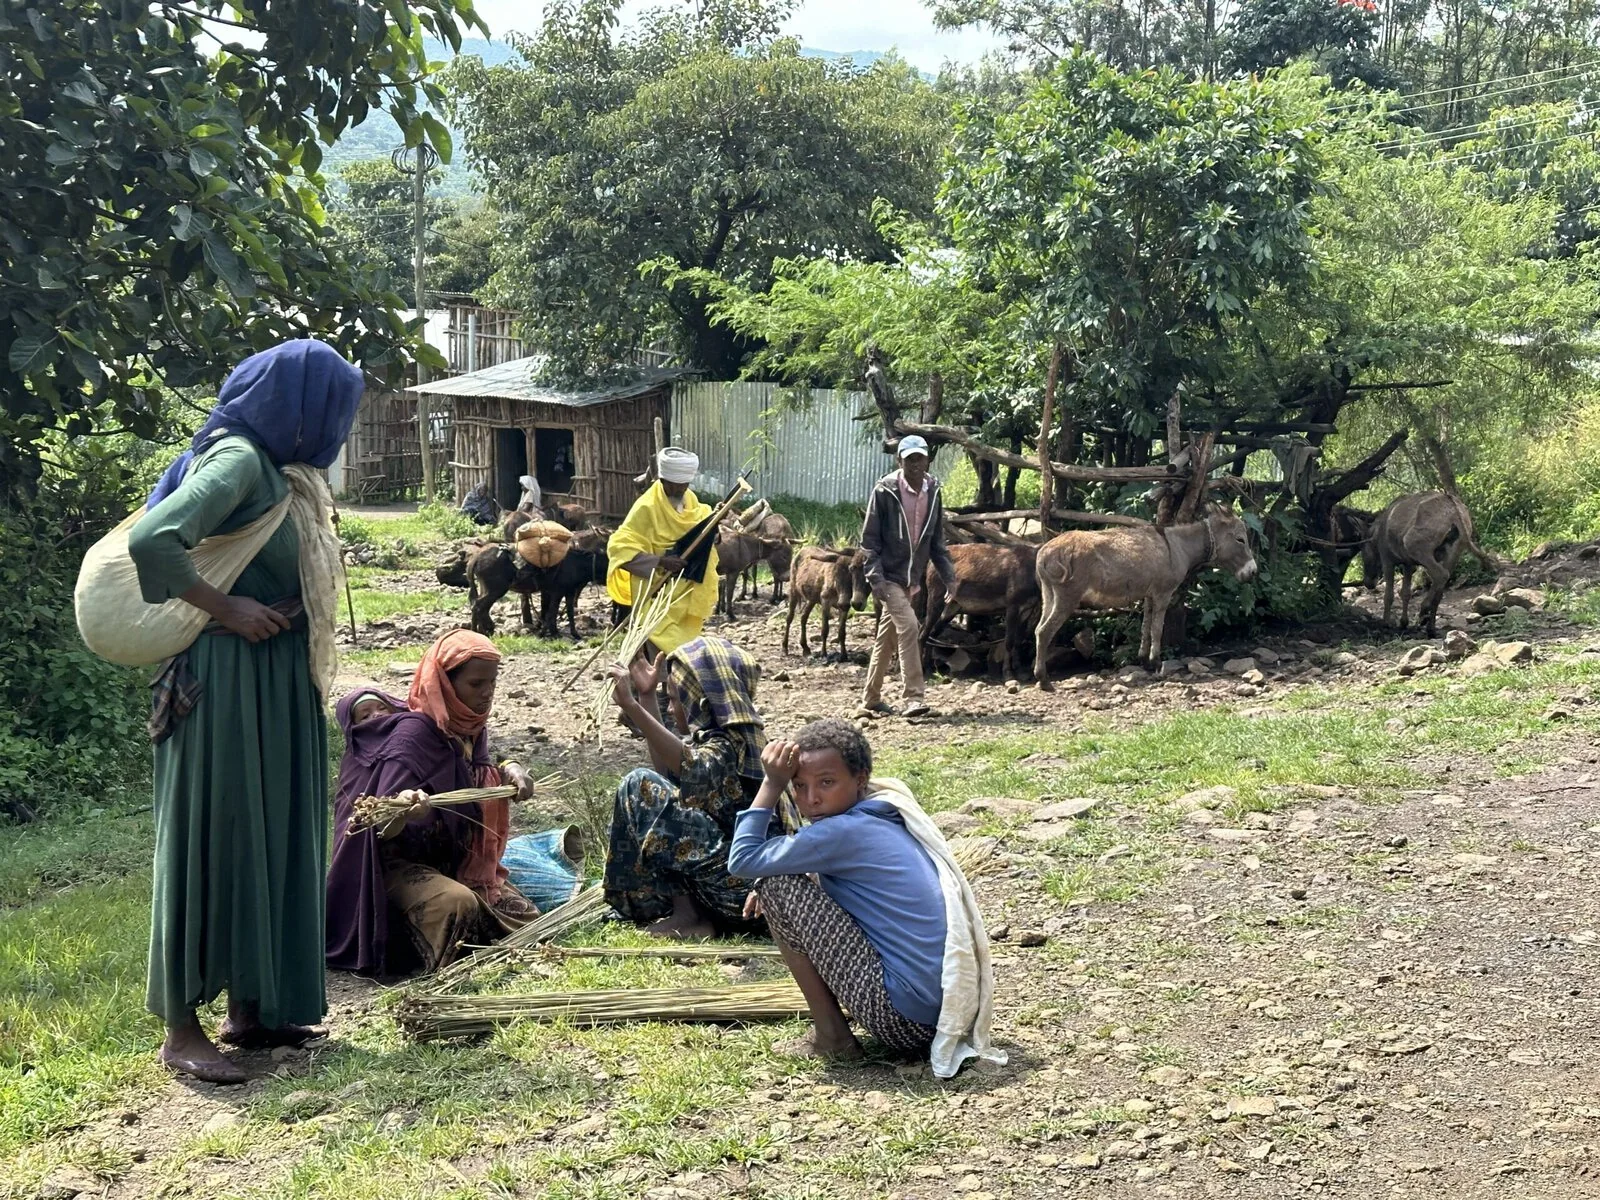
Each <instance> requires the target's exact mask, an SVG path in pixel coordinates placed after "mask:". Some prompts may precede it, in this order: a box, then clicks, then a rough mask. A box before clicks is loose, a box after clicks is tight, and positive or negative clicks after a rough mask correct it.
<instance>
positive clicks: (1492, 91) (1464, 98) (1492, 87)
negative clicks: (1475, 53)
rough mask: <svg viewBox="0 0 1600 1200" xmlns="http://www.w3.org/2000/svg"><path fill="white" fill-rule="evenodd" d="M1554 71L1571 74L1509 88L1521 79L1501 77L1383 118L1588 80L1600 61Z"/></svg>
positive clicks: (1390, 113) (1391, 113) (1393, 112)
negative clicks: (1473, 90)
mask: <svg viewBox="0 0 1600 1200" xmlns="http://www.w3.org/2000/svg"><path fill="white" fill-rule="evenodd" d="M1554 69H1559V70H1563V71H1566V70H1570V71H1572V74H1571V75H1570V76H1563V77H1561V78H1557V79H1545V80H1540V81H1537V82H1533V83H1513V84H1510V85H1509V86H1502V85H1504V84H1505V83H1506V79H1517V78H1521V77H1520V76H1516V75H1511V76H1506V77H1503V78H1501V79H1492V80H1490V81H1489V90H1487V91H1480V92H1476V93H1473V94H1471V95H1466V94H1462V95H1457V96H1447V97H1446V98H1444V99H1443V100H1430V101H1428V102H1427V103H1426V104H1409V105H1406V106H1404V107H1401V108H1391V109H1388V110H1387V111H1386V112H1385V113H1384V115H1385V116H1389V117H1396V116H1402V115H1404V114H1407V113H1417V112H1424V111H1426V110H1428V109H1432V108H1444V107H1446V106H1448V105H1452V104H1475V103H1479V102H1481V101H1484V100H1489V99H1492V98H1493V97H1496V96H1504V95H1507V94H1508V93H1510V92H1520V91H1524V90H1526V89H1528V88H1530V87H1549V86H1551V85H1554V84H1557V83H1565V82H1567V80H1568V79H1569V78H1570V79H1572V80H1578V79H1586V78H1588V76H1589V73H1590V72H1592V71H1595V70H1596V69H1600V61H1596V62H1592V63H1587V64H1585V65H1584V66H1582V67H1562V68H1554ZM1412 95H1414V96H1421V95H1426V93H1425V92H1414V93H1412ZM1403 98H1404V99H1410V98H1411V97H1410V96H1407V97H1403ZM1350 107H1357V106H1350ZM1330 111H1334V112H1339V111H1343V110H1342V109H1332V110H1330Z"/></svg>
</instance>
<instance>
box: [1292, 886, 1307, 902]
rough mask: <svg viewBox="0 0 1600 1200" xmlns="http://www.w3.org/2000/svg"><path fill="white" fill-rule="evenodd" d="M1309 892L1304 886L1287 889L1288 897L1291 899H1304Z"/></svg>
mask: <svg viewBox="0 0 1600 1200" xmlns="http://www.w3.org/2000/svg"><path fill="white" fill-rule="evenodd" d="M1310 894H1311V893H1310V892H1309V891H1307V890H1306V889H1305V888H1304V887H1292V888H1290V889H1289V899H1291V900H1304V899H1305V898H1306V897H1307V896H1309V895H1310Z"/></svg>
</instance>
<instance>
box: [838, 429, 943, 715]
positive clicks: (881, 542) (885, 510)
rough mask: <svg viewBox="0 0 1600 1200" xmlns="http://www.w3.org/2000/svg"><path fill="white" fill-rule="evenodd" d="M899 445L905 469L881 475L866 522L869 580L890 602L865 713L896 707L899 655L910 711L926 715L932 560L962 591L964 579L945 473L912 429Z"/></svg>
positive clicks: (886, 602)
mask: <svg viewBox="0 0 1600 1200" xmlns="http://www.w3.org/2000/svg"><path fill="white" fill-rule="evenodd" d="M897 453H898V455H899V458H900V469H899V470H898V471H891V472H889V474H887V475H885V476H884V477H883V478H882V479H880V480H878V483H877V486H876V487H874V488H873V489H872V496H871V498H870V499H868V501H867V517H866V520H865V521H864V522H863V523H862V526H861V551H862V554H863V555H864V556H865V558H866V576H867V583H868V585H869V586H870V587H871V588H872V594H873V595H874V596H875V597H876V598H877V599H878V602H879V603H880V604H881V605H882V606H883V612H882V614H881V615H880V616H879V618H878V636H877V639H876V640H875V641H874V642H873V644H872V659H871V662H870V663H869V664H868V666H867V686H866V690H865V691H864V692H863V693H862V697H861V709H860V713H861V715H863V716H874V715H877V714H887V713H892V712H893V711H894V710H893V709H892V708H890V707H889V706H888V705H887V704H885V703H884V702H883V682H884V680H885V679H886V678H888V675H889V664H890V663H891V662H893V661H894V659H895V657H896V655H898V656H899V658H900V685H901V692H902V694H903V695H904V697H905V702H906V706H905V709H904V710H903V715H904V716H908V717H917V716H924V715H926V714H927V713H928V712H929V711H930V710H929V708H928V702H927V701H926V700H925V699H924V698H923V692H924V689H925V687H926V684H925V683H924V681H923V678H922V640H921V630H920V622H919V620H918V618H917V610H916V602H917V599H918V594H919V593H920V592H921V591H922V581H923V578H924V577H925V576H926V575H927V573H928V564H929V563H930V562H931V563H932V564H933V568H934V570H936V571H938V572H939V576H940V578H941V579H943V580H944V585H945V587H946V588H947V589H949V590H950V591H951V592H954V591H955V585H956V566H955V563H954V562H953V561H952V560H951V558H950V551H949V549H947V548H946V546H945V541H944V501H943V499H941V497H940V495H939V481H938V480H937V479H935V478H934V477H933V476H932V475H930V474H929V473H928V463H929V455H928V443H927V442H926V441H924V440H923V439H922V438H920V437H918V436H916V435H915V434H910V435H908V436H906V437H903V438H901V439H900V446H899V449H898V451H897Z"/></svg>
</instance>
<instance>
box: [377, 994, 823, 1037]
mask: <svg viewBox="0 0 1600 1200" xmlns="http://www.w3.org/2000/svg"><path fill="white" fill-rule="evenodd" d="M806 1011H807V1009H806V1000H805V997H804V996H802V995H801V994H800V988H799V987H798V986H797V985H796V984H795V982H794V981H793V980H792V979H785V980H782V981H780V982H776V983H741V984H733V985H730V986H727V987H684V988H634V989H618V990H610V991H582V992H531V993H527V994H523V995H510V996H451V995H442V994H439V993H435V992H423V993H419V994H415V995H408V996H406V997H405V998H404V999H402V1000H401V1001H400V1004H399V1006H398V1007H397V1008H396V1010H395V1021H396V1023H397V1024H398V1025H399V1026H400V1028H401V1029H402V1030H403V1031H404V1032H405V1033H407V1034H409V1035H410V1036H411V1037H413V1038H415V1039H416V1040H418V1041H424V1042H426V1041H433V1040H435V1039H437V1038H451V1037H468V1036H471V1035H473V1034H480V1033H488V1032H490V1031H492V1030H493V1029H495V1028H496V1027H497V1026H500V1025H504V1024H507V1023H509V1022H512V1021H545V1022H556V1021H565V1022H568V1023H569V1024H572V1025H579V1026H593V1025H614V1024H620V1023H622V1022H628V1021H729V1022H748V1021H773V1020H787V1019H789V1018H791V1017H802V1016H805V1014H806Z"/></svg>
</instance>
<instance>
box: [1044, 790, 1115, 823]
mask: <svg viewBox="0 0 1600 1200" xmlns="http://www.w3.org/2000/svg"><path fill="white" fill-rule="evenodd" d="M1040 798H1041V799H1045V797H1040ZM1099 803H1100V802H1099V801H1098V800H1095V799H1094V798H1093V797H1090V796H1078V797H1075V798H1073V799H1071V800H1057V801H1055V802H1054V803H1053V804H1045V805H1042V806H1041V807H1039V808H1037V809H1035V810H1034V814H1033V819H1034V821H1036V822H1038V821H1066V820H1070V819H1071V818H1073V817H1081V816H1084V815H1085V814H1086V813H1089V812H1091V811H1093V809H1094V808H1095V807H1096V806H1097V805H1098V804H1099Z"/></svg>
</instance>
